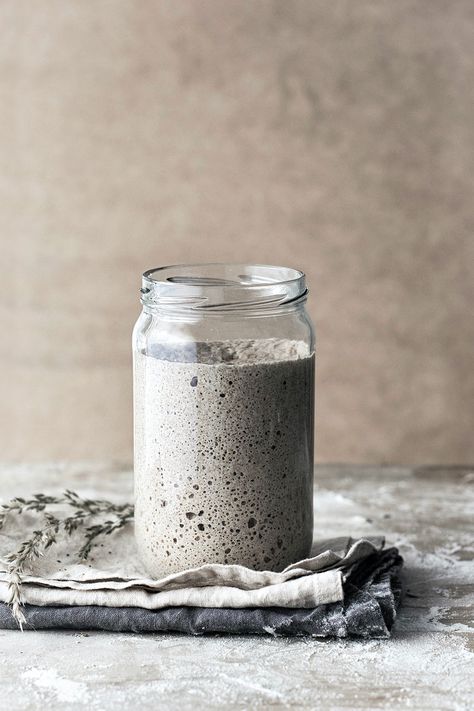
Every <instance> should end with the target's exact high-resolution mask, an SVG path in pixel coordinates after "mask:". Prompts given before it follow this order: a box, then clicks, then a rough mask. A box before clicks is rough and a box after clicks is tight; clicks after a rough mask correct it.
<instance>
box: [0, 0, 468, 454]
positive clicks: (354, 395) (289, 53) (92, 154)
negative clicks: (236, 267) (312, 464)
mask: <svg viewBox="0 0 474 711" xmlns="http://www.w3.org/2000/svg"><path fill="white" fill-rule="evenodd" d="M0 22H1V38H0V53H1V57H0V108H1V113H0V160H1V177H0V191H1V204H0V221H1V230H0V239H1V254H2V274H1V280H0V290H1V294H0V296H1V324H2V337H1V351H0V379H1V382H0V388H1V406H0V407H1V411H0V416H1V433H0V445H1V447H0V449H1V451H0V455H1V457H2V458H4V459H41V458H50V457H60V458H69V457H74V458H77V457H84V458H99V457H105V456H107V457H109V456H114V457H117V458H122V457H128V456H129V455H130V452H131V374H130V331H131V328H132V323H133V321H134V319H135V317H136V315H137V312H138V289H139V276H140V273H141V272H142V271H143V270H144V269H145V268H147V267H150V266H156V265H159V264H164V263H170V262H171V263H173V262H179V261H223V260H236V261H237V260H239V261H240V260H250V261H256V262H270V263H281V264H289V265H293V266H299V267H302V268H303V269H305V270H306V272H307V274H308V279H309V283H310V286H311V288H312V293H311V300H310V310H311V313H312V315H313V317H314V320H315V322H316V324H317V326H318V335H319V355H318V378H317V383H318V418H317V426H318V429H317V454H318V458H319V460H338V461H344V460H346V461H347V460H357V461H368V462H369V461H370V462H374V461H377V462H378V461H395V462H397V461H398V462H415V463H416V462H462V461H468V460H473V459H474V441H473V437H472V424H473V415H474V375H473V367H472V366H473V362H472V360H473V358H472V345H473V336H474V334H473V330H474V329H473V314H472V303H473V278H472V269H471V267H472V260H473V257H474V252H473V222H474V220H473V210H472V200H473V187H474V185H473V183H474V179H473V176H474V150H473V149H474V141H473V138H474V128H473V113H472V109H473V98H474V97H473V94H474V92H473V86H474V3H473V2H472V0H455V1H453V2H449V1H448V0H418V1H408V0H396V2H394V1H393V0H380V1H378V0H373V1H368V0H327V1H326V0H282V1H281V2H280V1H276V0H252V1H249V0H199V2H196V1H194V0H187V1H184V0H178V1H176V0H172V1H171V0H170V1H168V0H158V1H154V2H152V1H147V0H109V1H107V0H81V1H79V0H77V1H68V0H42V1H41V2H35V1H34V0H31V1H25V0H2V2H1V3H0ZM469 262H471V264H469Z"/></svg>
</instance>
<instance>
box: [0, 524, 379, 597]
mask: <svg viewBox="0 0 474 711" xmlns="http://www.w3.org/2000/svg"><path fill="white" fill-rule="evenodd" d="M37 527H38V519H37V518H36V517H35V518H33V517H32V516H31V515H30V514H28V513H24V514H22V515H21V516H9V518H8V521H7V523H6V525H5V526H4V528H3V529H2V530H0V602H6V601H7V600H8V572H7V565H6V562H5V558H6V556H7V555H8V554H9V553H11V552H12V551H14V550H16V549H17V548H18V547H19V545H20V543H21V542H22V541H23V540H25V538H27V537H28V536H29V535H30V533H31V531H32V530H34V528H37ZM80 546H81V538H80V535H77V534H75V535H73V536H66V535H65V534H63V533H60V534H58V543H57V544H54V545H53V546H52V547H51V548H50V549H49V550H48V551H47V552H46V554H45V555H44V556H42V557H41V558H39V559H37V560H35V561H34V562H33V563H32V564H31V567H29V568H28V574H25V575H24V576H23V581H24V585H23V597H24V602H26V603H29V604H32V605H102V606H106V607H142V608H146V609H149V610H157V609H160V608H164V607H169V606H176V607H181V606H192V607H231V608H245V607H287V608H314V607H316V606H318V605H322V604H326V603H331V602H339V601H341V600H343V597H344V594H343V582H344V579H345V576H346V574H347V573H348V571H349V569H350V567H351V566H352V565H353V564H354V563H356V562H358V561H361V560H362V559H364V558H366V557H367V556H369V555H371V554H373V553H375V552H377V551H380V550H381V549H382V548H383V546H384V539H383V538H381V537H374V538H361V539H357V540H354V539H352V538H350V537H341V538H333V539H330V540H327V541H322V542H319V543H316V544H314V545H313V550H312V552H311V557H310V558H307V559H305V560H301V561H299V562H297V563H294V564H293V565H290V566H288V567H287V568H285V570H283V571H282V572H280V573H273V572H269V571H255V570H250V569H248V568H244V567H243V566H240V565H218V564H208V565H203V566H200V567H198V568H193V569H189V570H185V571H182V572H179V573H174V574H172V575H166V576H163V577H162V578H160V579H159V580H153V579H150V578H149V577H148V576H147V574H146V571H145V570H144V569H143V567H142V565H141V563H140V561H139V558H138V554H137V550H136V547H135V541H134V536H133V525H129V526H128V527H127V528H126V529H124V530H122V531H119V532H117V533H115V534H112V535H111V536H105V537H103V538H102V539H100V540H99V543H98V546H97V547H96V548H94V549H93V550H92V553H91V555H90V558H89V560H86V561H80V560H79V559H78V557H77V551H78V550H79V548H80Z"/></svg>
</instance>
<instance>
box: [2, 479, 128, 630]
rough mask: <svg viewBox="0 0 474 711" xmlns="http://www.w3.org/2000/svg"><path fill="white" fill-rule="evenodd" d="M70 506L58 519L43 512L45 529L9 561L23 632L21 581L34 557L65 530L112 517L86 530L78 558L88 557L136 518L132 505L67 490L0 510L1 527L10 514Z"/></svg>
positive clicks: (15, 613)
mask: <svg viewBox="0 0 474 711" xmlns="http://www.w3.org/2000/svg"><path fill="white" fill-rule="evenodd" d="M57 504H68V505H69V506H71V507H72V508H73V509H75V512H74V514H73V515H72V516H67V517H66V518H63V519H59V518H58V517H57V516H54V515H53V514H52V513H50V512H45V513H44V522H45V523H44V526H43V528H41V529H37V530H35V531H33V533H32V535H31V537H30V538H29V539H27V540H25V541H23V543H22V544H21V545H20V546H19V548H18V549H17V550H16V551H14V552H13V553H11V554H9V555H8V556H7V558H6V562H7V565H8V567H7V571H8V577H9V582H8V589H9V599H8V604H9V605H10V606H11V608H12V613H13V616H14V617H15V619H16V620H17V622H18V624H19V626H20V628H21V629H23V624H24V623H25V616H24V614H23V612H22V610H21V606H22V605H23V596H22V580H23V575H24V573H25V568H26V567H27V566H28V564H29V563H31V562H32V561H33V560H34V559H35V558H39V557H41V556H42V555H44V552H45V551H46V550H47V549H48V548H49V547H50V546H52V545H53V544H54V543H56V542H57V540H56V538H57V534H58V533H59V531H60V529H63V530H64V532H65V533H66V534H67V535H69V536H70V535H72V533H74V531H76V530H77V529H78V528H79V527H80V526H83V525H84V524H85V523H86V522H87V521H88V519H89V518H91V517H95V516H98V515H101V514H106V513H107V514H113V515H114V516H115V517H116V518H115V519H114V520H110V519H107V520H106V521H104V522H101V523H97V524H93V525H91V526H88V527H87V528H86V529H85V534H84V535H85V543H84V544H83V545H82V546H81V548H80V550H79V557H81V558H82V559H86V558H88V556H89V554H90V552H91V550H92V548H93V547H94V546H95V545H97V539H98V538H99V536H102V535H110V534H111V533H113V532H114V531H117V530H119V529H121V528H123V527H124V526H125V525H126V524H127V523H129V521H131V519H132V518H133V515H134V507H133V505H132V504H114V503H112V502H110V501H107V500H105V499H85V498H82V497H80V496H79V495H78V494H77V493H76V492H74V491H71V490H70V489H66V491H65V492H64V493H63V495H62V496H47V495H45V494H35V495H34V496H32V497H31V498H30V499H24V498H22V497H16V498H14V499H12V500H11V501H10V502H9V503H8V504H5V505H3V506H2V507H1V509H0V528H1V527H2V526H3V525H4V523H5V519H6V516H7V515H8V514H11V513H16V514H21V513H23V511H33V512H37V513H41V512H43V511H45V509H46V507H47V506H48V505H57Z"/></svg>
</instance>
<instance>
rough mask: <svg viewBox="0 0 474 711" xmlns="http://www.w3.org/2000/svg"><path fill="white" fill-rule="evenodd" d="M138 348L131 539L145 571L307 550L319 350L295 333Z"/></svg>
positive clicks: (283, 560) (284, 560)
mask: <svg viewBox="0 0 474 711" xmlns="http://www.w3.org/2000/svg"><path fill="white" fill-rule="evenodd" d="M192 346H193V347H192V348H190V349H189V350H187V347H186V345H176V344H175V345H170V344H163V345H158V346H156V347H155V351H154V352H152V353H151V354H149V355H144V354H142V353H136V354H135V379H136V391H135V452H136V458H135V481H136V511H135V521H136V523H135V527H136V538H137V543H138V547H139V550H140V552H141V555H142V558H143V561H144V563H145V565H146V567H147V569H148V571H149V572H150V573H151V574H152V575H160V574H163V573H164V572H175V571H178V570H183V569H185V568H189V567H191V566H199V565H202V564H204V563H223V564H225V563H229V564H234V563H235V564H241V565H244V566H247V567H249V568H253V569H256V570H282V569H283V568H285V566H287V565H289V564H291V563H292V562H295V561H297V560H301V559H302V558H305V557H306V556H307V555H308V554H309V552H310V548H311V540H312V527H313V512H312V486H313V482H312V471H313V421H312V391H313V370H314V355H312V354H310V353H309V349H308V346H307V345H306V344H305V343H304V342H302V341H291V340H279V339H262V340H252V341H229V342H214V343H197V344H192Z"/></svg>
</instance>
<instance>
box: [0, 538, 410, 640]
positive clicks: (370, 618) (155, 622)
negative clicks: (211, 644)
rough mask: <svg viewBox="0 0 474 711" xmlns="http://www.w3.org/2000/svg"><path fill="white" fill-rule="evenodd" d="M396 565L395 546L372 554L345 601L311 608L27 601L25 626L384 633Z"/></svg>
mask: <svg viewBox="0 0 474 711" xmlns="http://www.w3.org/2000/svg"><path fill="white" fill-rule="evenodd" d="M401 565H402V559H401V557H400V556H399V554H398V551H397V549H396V548H389V549H388V550H385V551H378V552H376V553H373V554H372V555H370V556H368V557H367V558H364V559H362V560H360V561H359V562H358V563H355V564H354V565H353V566H352V567H351V570H350V572H349V573H348V575H347V576H346V578H345V581H344V583H343V594H344V600H341V601H339V602H333V603H329V604H323V605H318V606H317V607H315V608H313V609H306V608H293V609H288V608H282V607H260V608H241V609H239V608H225V607H222V608H214V607H208V608H200V607H165V608H161V609H157V610H148V609H144V608H140V607H106V606H99V605H72V606H71V605H69V606H60V607H59V606H38V605H26V606H25V608H24V614H25V617H26V624H25V625H24V629H58V628H61V629H78V630H107V631H111V632H184V633H188V634H193V635H199V634H206V633H211V632H214V633H226V634H271V635H275V636H291V635H311V636H314V637H366V638H369V637H371V638H383V637H389V636H390V630H391V628H392V625H393V623H394V620H395V616H396V611H397V608H398V605H399V603H400V598H401V585H400V577H399V572H400V568H401ZM0 628H1V629H16V628H17V623H16V621H15V620H14V619H13V617H12V614H11V611H10V609H9V608H8V606H7V605H5V604H0Z"/></svg>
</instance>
